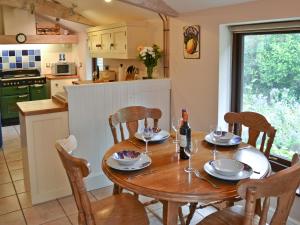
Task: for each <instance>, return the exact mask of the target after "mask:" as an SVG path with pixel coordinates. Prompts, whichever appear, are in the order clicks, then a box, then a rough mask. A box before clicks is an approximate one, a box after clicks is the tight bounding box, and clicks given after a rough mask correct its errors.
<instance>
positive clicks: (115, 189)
mask: <svg viewBox="0 0 300 225" xmlns="http://www.w3.org/2000/svg"><path fill="white" fill-rule="evenodd" d="M121 193H122V188H121V187H120V186H119V185H117V184H114V189H113V194H114V195H117V194H121Z"/></svg>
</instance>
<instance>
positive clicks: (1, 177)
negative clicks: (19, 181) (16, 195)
mask: <svg viewBox="0 0 300 225" xmlns="http://www.w3.org/2000/svg"><path fill="white" fill-rule="evenodd" d="M10 182H11V178H10V175H9V172H8V171H7V172H3V173H1V172H0V184H7V183H10Z"/></svg>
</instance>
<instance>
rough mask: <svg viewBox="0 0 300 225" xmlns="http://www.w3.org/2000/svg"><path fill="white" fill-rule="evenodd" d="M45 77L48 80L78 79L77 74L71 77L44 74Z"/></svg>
mask: <svg viewBox="0 0 300 225" xmlns="http://www.w3.org/2000/svg"><path fill="white" fill-rule="evenodd" d="M45 77H46V78H47V79H48V80H63V79H79V76H78V75H77V74H73V75H64V76H62V75H55V74H45Z"/></svg>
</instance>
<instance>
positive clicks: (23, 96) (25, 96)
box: [18, 95, 28, 98]
mask: <svg viewBox="0 0 300 225" xmlns="http://www.w3.org/2000/svg"><path fill="white" fill-rule="evenodd" d="M27 97H28V95H19V96H18V98H27Z"/></svg>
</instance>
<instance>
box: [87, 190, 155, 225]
mask: <svg viewBox="0 0 300 225" xmlns="http://www.w3.org/2000/svg"><path fill="white" fill-rule="evenodd" d="M91 204H92V211H93V214H94V218H95V222H96V224H97V225H98V224H101V225H112V224H114V225H120V224H124V225H125V224H139V225H144V224H145V225H146V224H149V220H148V217H147V213H146V210H145V208H144V206H143V204H142V203H140V202H139V201H138V200H137V199H136V198H135V197H134V196H133V195H131V194H128V193H124V194H119V195H113V196H110V197H107V198H104V199H101V200H99V201H96V202H92V203H91Z"/></svg>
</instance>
